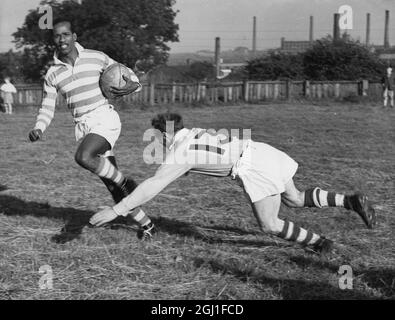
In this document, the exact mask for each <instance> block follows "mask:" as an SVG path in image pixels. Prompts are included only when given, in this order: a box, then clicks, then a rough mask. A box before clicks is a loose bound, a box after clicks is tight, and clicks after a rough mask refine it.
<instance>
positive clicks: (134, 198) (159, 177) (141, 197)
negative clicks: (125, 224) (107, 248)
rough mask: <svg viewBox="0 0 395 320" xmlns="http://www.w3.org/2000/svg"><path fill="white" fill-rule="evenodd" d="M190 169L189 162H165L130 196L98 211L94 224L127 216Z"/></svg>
mask: <svg viewBox="0 0 395 320" xmlns="http://www.w3.org/2000/svg"><path fill="white" fill-rule="evenodd" d="M189 170H190V166H189V165H187V164H163V165H162V166H161V167H160V168H159V169H158V171H157V172H156V174H155V175H154V176H153V177H151V178H149V179H147V180H145V181H144V182H142V183H141V184H140V185H138V186H137V188H136V189H135V190H134V191H133V193H131V194H130V195H129V196H127V197H126V198H124V199H123V200H122V201H121V202H120V203H118V204H116V205H115V206H114V207H112V208H106V209H104V210H102V211H100V212H98V213H96V214H95V215H94V216H93V217H92V218H91V219H90V223H91V224H92V225H95V226H98V227H100V226H101V225H103V224H105V223H108V222H110V221H112V220H113V219H115V218H116V217H117V216H126V215H127V214H128V213H129V212H130V211H131V210H133V209H134V208H137V207H139V206H141V205H143V204H145V203H147V202H148V201H150V200H151V199H152V198H154V197H155V196H156V195H158V194H159V193H160V192H161V191H162V190H163V189H165V188H166V187H167V186H168V185H169V184H170V183H172V182H173V181H174V180H176V179H178V178H179V177H181V176H182V175H184V174H185V173H186V172H188V171H189Z"/></svg>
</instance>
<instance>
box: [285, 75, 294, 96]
mask: <svg viewBox="0 0 395 320" xmlns="http://www.w3.org/2000/svg"><path fill="white" fill-rule="evenodd" d="M286 86H287V90H286V98H287V100H291V98H292V89H293V88H292V87H293V83H292V81H291V80H287V82H286Z"/></svg>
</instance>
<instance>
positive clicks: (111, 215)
mask: <svg viewBox="0 0 395 320" xmlns="http://www.w3.org/2000/svg"><path fill="white" fill-rule="evenodd" d="M116 217H118V215H117V214H116V213H115V211H114V210H113V209H112V208H111V207H107V208H105V209H103V210H101V211H99V212H98V213H96V214H95V215H93V217H92V218H90V220H89V223H90V224H91V225H93V226H96V227H100V226H102V225H104V224H106V223H108V222H110V221H112V220H114V219H115V218H116Z"/></svg>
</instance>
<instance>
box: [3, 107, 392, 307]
mask: <svg viewBox="0 0 395 320" xmlns="http://www.w3.org/2000/svg"><path fill="white" fill-rule="evenodd" d="M163 110H165V109H164V108H152V109H145V110H140V109H133V110H128V111H122V112H121V118H122V122H123V131H122V135H121V138H120V140H119V142H118V144H117V146H116V155H117V157H118V163H119V165H120V168H121V169H122V170H123V172H124V173H125V174H126V175H129V176H132V177H135V178H136V180H137V181H139V182H141V181H142V180H143V179H145V178H147V177H149V176H150V175H151V174H153V172H154V171H155V169H156V167H157V166H156V165H152V166H150V165H147V164H145V163H144V162H143V160H142V153H143V149H144V148H145V147H146V146H147V145H148V142H144V141H143V139H142V136H143V132H144V130H145V129H147V128H149V126H150V119H151V118H152V116H153V115H154V114H155V113H156V112H157V111H163ZM173 110H174V109H173ZM178 111H180V112H181V113H182V114H183V115H184V118H185V124H186V126H188V127H192V126H195V127H203V128H217V129H220V128H229V129H230V128H251V129H252V136H253V139H255V140H259V141H264V142H267V143H269V144H272V145H273V146H275V147H277V148H279V149H281V150H283V151H285V152H287V153H288V154H289V155H291V156H292V157H293V158H294V159H295V160H296V161H298V163H299V165H300V166H299V171H298V173H297V174H296V177H295V181H296V185H297V186H298V187H300V188H307V187H312V186H320V187H321V188H323V189H326V190H331V191H338V192H352V191H356V190H361V191H363V192H366V193H367V194H368V195H369V197H370V198H371V199H372V200H373V202H374V206H375V209H376V211H377V213H378V225H377V228H376V229H374V230H367V229H366V228H365V227H364V224H363V223H362V221H361V220H360V219H359V217H358V216H357V215H356V214H354V213H348V212H346V211H345V210H341V209H337V208H336V209H332V208H331V209H328V208H327V209H321V210H318V209H298V210H291V209H288V208H285V207H283V208H282V209H281V213H280V215H281V217H283V218H288V219H290V220H292V221H294V222H297V223H299V224H301V225H302V226H304V227H306V228H309V229H311V230H313V231H316V232H319V233H322V234H324V235H325V236H327V237H328V238H330V239H333V240H335V241H336V243H338V244H339V250H338V253H337V254H336V255H334V256H333V257H331V258H329V259H323V258H320V257H318V256H316V255H314V254H312V253H310V252H308V251H306V250H304V249H303V248H301V247H299V246H295V245H293V244H291V243H289V242H286V241H282V240H279V239H277V238H275V237H271V236H267V235H265V234H262V233H261V232H260V231H259V229H258V226H257V223H256V221H255V220H254V218H253V215H252V212H251V210H250V207H249V205H248V203H247V201H246V199H245V198H244V195H243V192H242V190H241V189H240V187H239V186H238V185H237V184H235V183H233V181H232V180H230V179H216V178H210V177H204V176H197V175H188V176H187V177H184V178H182V179H180V180H178V181H176V182H175V183H173V184H172V185H170V186H169V187H168V188H166V189H165V191H164V192H163V193H162V194H161V195H160V196H158V197H157V198H155V199H154V200H153V201H151V202H150V203H149V204H147V205H146V206H145V209H146V211H147V212H148V213H149V214H150V215H151V217H152V218H153V220H154V222H155V224H156V225H157V226H158V227H159V231H160V233H159V234H158V235H157V237H156V238H155V239H154V240H153V241H152V242H151V243H140V242H138V241H137V239H136V236H135V234H136V228H135V226H133V225H124V226H114V229H100V228H98V229H94V228H87V227H85V228H83V229H82V228H81V232H76V233H75V234H74V235H71V236H70V237H69V238H67V237H66V238H64V242H65V243H64V244H59V243H55V242H53V241H52V240H53V237H54V236H56V235H57V234H59V231H60V229H61V228H62V227H63V226H64V225H65V224H68V225H70V224H73V225H75V224H78V223H79V224H81V225H84V224H85V223H86V222H87V220H88V219H89V217H90V216H91V215H92V213H94V212H95V211H96V210H97V208H98V207H99V206H102V205H106V204H107V205H108V204H111V202H112V200H111V197H110V195H109V193H108V192H107V190H106V189H105V187H104V185H102V184H101V182H100V180H99V179H98V178H96V177H95V176H94V175H93V174H91V173H89V172H86V171H84V170H83V169H81V168H79V167H78V165H77V164H76V163H75V162H74V151H75V149H76V143H75V141H74V135H73V134H74V127H73V122H72V118H71V115H70V114H68V113H66V112H62V111H59V112H57V113H56V115H55V120H54V121H53V123H52V125H51V127H50V129H48V131H47V133H46V135H45V139H44V141H42V142H38V143H35V144H32V143H29V142H27V133H28V131H29V130H30V129H31V127H32V126H33V124H34V119H35V116H34V114H33V113H27V112H25V113H22V112H20V111H19V112H18V113H17V114H14V115H12V116H7V117H6V116H5V115H4V114H1V115H0V134H1V140H0V149H1V153H0V154H1V156H0V163H1V165H0V179H1V180H0V184H1V189H0V190H1V191H0V299H395V249H394V248H395V232H394V231H395V216H394V211H395V199H394V191H395V185H394V180H395V161H394V159H395V143H394V142H395V111H394V110H384V109H382V108H381V107H377V106H370V105H357V104H353V105H345V104H342V105H340V104H339V105H336V104H328V105H325V104H321V105H313V104H309V105H302V104H297V105H291V104H277V105H245V106H219V107H203V108H180V109H179V110H178ZM43 265H49V266H51V268H52V271H53V289H52V290H41V289H40V288H39V280H40V278H41V277H42V276H43V275H42V274H40V273H39V269H40V267H41V266H43ZM341 265H350V266H351V267H352V269H353V273H354V281H353V289H352V290H341V289H339V284H338V281H339V277H340V276H339V275H338V274H337V272H338V269H339V267H340V266H341Z"/></svg>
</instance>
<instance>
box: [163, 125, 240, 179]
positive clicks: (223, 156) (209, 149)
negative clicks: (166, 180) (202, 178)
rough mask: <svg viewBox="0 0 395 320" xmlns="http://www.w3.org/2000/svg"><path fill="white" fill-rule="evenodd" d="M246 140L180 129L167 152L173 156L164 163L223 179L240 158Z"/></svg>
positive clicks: (199, 130)
mask: <svg viewBox="0 0 395 320" xmlns="http://www.w3.org/2000/svg"><path fill="white" fill-rule="evenodd" d="M245 144H246V140H239V139H238V138H237V137H231V139H229V137H228V136H227V135H225V134H222V133H221V132H220V131H219V132H213V131H210V130H206V129H200V128H194V129H186V128H184V129H181V130H180V131H178V132H177V133H176V135H175V137H174V139H173V143H172V145H170V150H171V149H173V148H174V149H175V150H174V156H171V157H170V158H166V160H165V165H166V164H180V165H185V166H189V168H190V170H189V171H190V172H193V173H200V174H204V175H211V176H217V177H225V176H228V175H230V173H231V170H232V167H233V165H234V164H235V163H236V162H237V160H239V159H240V155H241V153H242V151H243V149H244V146H245Z"/></svg>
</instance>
